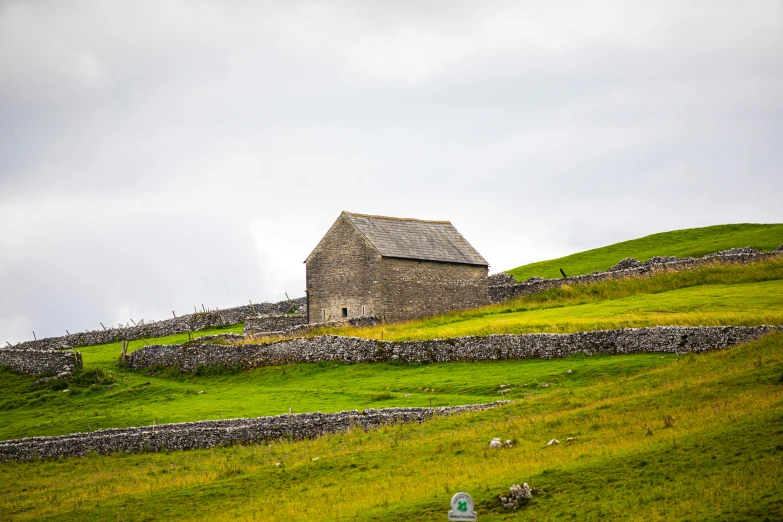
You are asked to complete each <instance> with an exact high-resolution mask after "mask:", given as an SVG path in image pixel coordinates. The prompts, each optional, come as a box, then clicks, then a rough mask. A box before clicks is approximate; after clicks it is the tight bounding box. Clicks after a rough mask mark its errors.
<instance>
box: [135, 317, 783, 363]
mask: <svg viewBox="0 0 783 522" xmlns="http://www.w3.org/2000/svg"><path fill="white" fill-rule="evenodd" d="M781 330H783V327H777V326H709V327H682V326H660V327H655V328H626V329H621V330H597V331H589V332H578V333H570V334H551V333H540V334H523V335H510V334H506V335H489V336H486V337H457V338H452V339H433V340H428V341H402V342H398V341H379V340H373V339H361V338H358V337H342V336H328V335H327V336H321V337H312V338H300V339H291V340H285V341H280V342H276V343H270V344H245V345H239V346H231V345H213V344H202V345H192V346H179V345H173V346H172V345H169V346H161V345H155V346H146V347H143V348H141V349H139V350H136V351H135V352H133V353H131V354H130V356H129V359H128V365H129V366H130V367H131V368H147V367H152V366H167V367H177V368H180V369H181V370H183V371H194V370H195V369H196V368H198V367H199V366H227V367H233V366H237V365H241V366H243V367H245V368H254V367H259V366H269V365H274V364H290V363H305V362H322V361H340V362H343V363H347V364H353V363H377V362H384V361H399V362H406V363H412V362H420V363H435V362H451V361H491V360H507V359H534V358H535V359H551V358H555V357H568V356H570V355H574V354H577V353H584V354H587V355H598V354H608V355H614V354H627V353H648V352H653V353H654V352H661V353H688V352H696V353H700V352H705V351H708V350H714V349H720V348H725V347H728V346H732V345H735V344H739V343H743V342H747V341H750V340H753V339H756V338H758V337H760V336H762V335H764V334H767V333H770V332H774V331H781Z"/></svg>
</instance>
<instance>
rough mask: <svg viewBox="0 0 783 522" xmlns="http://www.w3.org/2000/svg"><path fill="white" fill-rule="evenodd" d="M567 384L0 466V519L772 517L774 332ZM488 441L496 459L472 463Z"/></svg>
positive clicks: (780, 465)
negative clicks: (307, 429)
mask: <svg viewBox="0 0 783 522" xmlns="http://www.w3.org/2000/svg"><path fill="white" fill-rule="evenodd" d="M610 360H616V361H622V360H628V361H631V360H633V358H629V357H628V356H617V357H613V358H598V359H590V360H587V361H586V360H585V358H584V357H583V358H571V359H564V360H560V361H553V362H552V364H560V365H561V366H560V368H559V370H561V371H562V369H564V368H566V367H574V368H577V370H575V371H574V373H573V374H572V375H570V376H568V377H567V379H570V378H572V377H573V378H577V377H578V376H579V375H580V373H581V372H583V371H586V370H587V369H588V368H590V367H591V364H592V363H598V364H604V363H606V362H608V361H610ZM587 363H590V364H587ZM516 364H517V365H518V366H519V367H520V368H525V367H533V366H535V365H536V364H544V363H533V362H517V363H516ZM547 364H548V363H547ZM581 364H585V365H584V366H582V365H581ZM479 366H481V365H479ZM488 366H492V365H488ZM435 367H436V365H433V368H435ZM501 368H502V367H501ZM550 370H551V371H554V367H552V368H550ZM336 371H343V370H342V369H338V370H336ZM490 373H495V372H490ZM342 375H344V374H342ZM519 377H520V376H516V380H514V381H513V384H514V385H515V386H519V385H520V384H521V383H520V382H519ZM522 378H523V380H525V379H527V377H522ZM547 378H548V377H547ZM567 379H564V380H561V381H560V382H558V383H557V384H556V385H554V386H553V387H551V388H549V391H548V392H547V393H530V394H529V395H524V396H522V397H518V398H517V400H515V401H514V402H513V404H511V405H509V406H504V407H502V408H498V409H495V410H489V411H485V412H480V413H473V414H466V415H461V416H457V417H451V418H442V419H435V420H433V421H429V422H427V423H424V424H421V425H404V426H394V427H386V428H383V429H381V430H378V431H373V432H369V433H364V432H363V431H361V430H358V431H356V430H355V431H351V432H348V433H345V434H340V435H333V436H327V437H323V438H320V439H318V440H314V441H304V442H296V443H291V442H277V443H272V444H269V445H265V444H255V445H248V446H234V447H228V448H217V449H211V450H197V451H189V452H173V453H170V454H165V453H163V454H144V455H115V456H110V457H98V456H91V457H87V458H85V459H72V460H58V461H52V462H34V463H6V464H3V465H0V483H2V484H3V493H4V494H3V495H2V497H0V518H1V519H10V520H109V519H111V520H161V519H166V520H168V519H183V520H215V521H220V520H287V521H295V520H367V521H370V520H392V519H397V520H444V519H445V518H446V511H447V509H448V502H449V499H450V497H451V495H452V494H454V493H455V492H457V491H468V492H469V493H471V494H472V495H473V497H474V499H475V500H476V503H477V510H478V513H479V519H480V520H482V521H494V520H511V519H518V520H553V519H566V520H568V519H573V520H644V521H656V520H672V519H678V520H679V519H689V520H703V519H710V520H713V519H714V520H781V519H783V486H782V485H781V481H780V478H781V476H780V470H781V469H783V335H780V334H776V335H772V336H768V337H765V338H763V339H761V340H758V341H756V342H753V343H750V344H746V345H742V346H738V347H734V348H731V349H727V350H723V351H718V352H711V353H707V354H703V355H698V356H695V355H694V356H683V357H674V358H670V359H668V360H667V359H664V360H662V363H661V364H657V365H647V364H642V365H640V366H639V367H637V368H636V369H633V370H631V371H623V372H619V373H617V372H612V371H609V372H607V373H606V375H604V376H602V375H601V372H600V371H596V373H595V374H594V375H593V376H592V377H590V378H586V379H584V381H583V382H582V383H580V384H579V385H568V381H567ZM3 416H4V418H5V417H7V415H6V413H5V412H4V415H3ZM667 421H668V422H667ZM667 424H668V427H667ZM492 437H501V438H504V439H506V438H507V439H512V440H513V441H514V447H513V448H510V449H502V450H489V449H488V443H489V440H490V439H491V438H492ZM568 437H573V438H574V439H575V440H574V441H573V442H570V443H566V442H565V441H566V439H567V438H568ZM552 438H557V439H559V440H560V441H561V444H560V445H557V446H551V447H547V446H546V442H547V441H548V440H550V439H552ZM278 463H279V466H278ZM521 482H528V483H530V484H531V485H532V486H533V487H534V488H538V489H541V490H543V493H539V494H538V495H537V496H536V497H535V498H534V500H533V501H532V502H531V503H530V505H528V506H526V507H524V508H522V509H521V510H520V511H517V512H514V513H511V514H507V513H505V512H503V511H502V508H501V507H500V504H499V502H498V500H497V497H498V495H499V494H502V493H507V492H508V487H509V486H511V485H512V484H515V483H521Z"/></svg>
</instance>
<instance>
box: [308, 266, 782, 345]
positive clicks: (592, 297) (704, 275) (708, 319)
mask: <svg viewBox="0 0 783 522" xmlns="http://www.w3.org/2000/svg"><path fill="white" fill-rule="evenodd" d="M760 324H783V259H776V260H771V261H765V262H761V263H755V264H752V265H734V266H732V265H715V266H712V267H704V268H700V269H697V270H686V271H681V272H675V273H667V274H661V275H656V276H655V277H639V278H633V279H622V280H615V281H606V282H602V283H595V284H590V285H573V286H566V287H562V288H558V289H553V290H549V291H546V292H542V293H539V294H534V295H531V296H527V297H523V298H520V299H517V300H514V301H511V302H505V303H500V304H497V305H491V306H487V307H483V308H478V309H473V310H466V311H463V312H454V313H450V314H445V315H440V316H436V317H432V318H426V319H418V320H415V321H409V322H405V323H396V324H384V325H379V326H375V327H370V328H345V327H343V328H323V329H320V330H317V331H314V332H312V335H318V334H325V333H332V334H338V335H355V336H358V337H366V338H371V339H380V338H381V337H382V338H383V339H387V340H409V339H435V338H446V337H457V336H463V335H489V334H493V333H532V332H577V331H586V330H596V329H612V328H630V327H637V328H638V327H648V326H663V325H683V326H688V325H692V326H718V325H747V326H750V325H760Z"/></svg>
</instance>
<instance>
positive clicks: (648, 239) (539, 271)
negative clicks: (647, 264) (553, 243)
mask: <svg viewBox="0 0 783 522" xmlns="http://www.w3.org/2000/svg"><path fill="white" fill-rule="evenodd" d="M781 243H783V224H781V223H777V224H769V225H765V224H748V223H744V224H736V225H716V226H712V227H704V228H688V229H684V230H673V231H671V232H662V233H660V234H652V235H650V236H645V237H642V238H639V239H632V240H630V241H623V242H621V243H615V244H613V245H608V246H605V247H601V248H595V249H592V250H586V251H584V252H578V253H576V254H571V255H570V256H565V257H560V258H557V259H550V260H548V261H540V262H538V263H531V264H529V265H523V266H520V267H517V268H513V269H511V270H507V273H509V274H511V275H513V276H514V277H515V278H516V279H517V280H518V281H523V280H525V279H528V278H529V277H531V276H538V277H560V268H562V269H563V270H564V271H565V273H566V274H568V275H569V276H574V275H581V274H589V273H591V272H595V271H597V270H606V269H607V268H610V267H611V266H613V265H615V264H616V263H617V262H618V261H620V260H621V259H624V258H626V257H633V258H635V259H637V260H639V261H647V260H648V259H650V258H651V257H653V256H677V257H688V256H691V257H699V256H703V255H706V254H712V253H714V252H717V251H719V250H728V249H730V248H738V247H746V246H750V247H754V248H757V249H759V250H761V251H762V252H770V251H772V250H775V249H776V248H777V247H778V246H780V245H781Z"/></svg>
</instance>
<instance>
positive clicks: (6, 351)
mask: <svg viewBox="0 0 783 522" xmlns="http://www.w3.org/2000/svg"><path fill="white" fill-rule="evenodd" d="M0 366H8V367H10V368H11V370H12V371H14V372H16V373H26V374H29V375H39V374H41V373H48V372H52V373H54V374H69V373H71V372H72V371H73V370H75V369H76V368H81V367H82V354H81V353H79V352H76V353H74V352H73V351H70V350H69V351H62V350H20V349H17V348H0Z"/></svg>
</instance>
